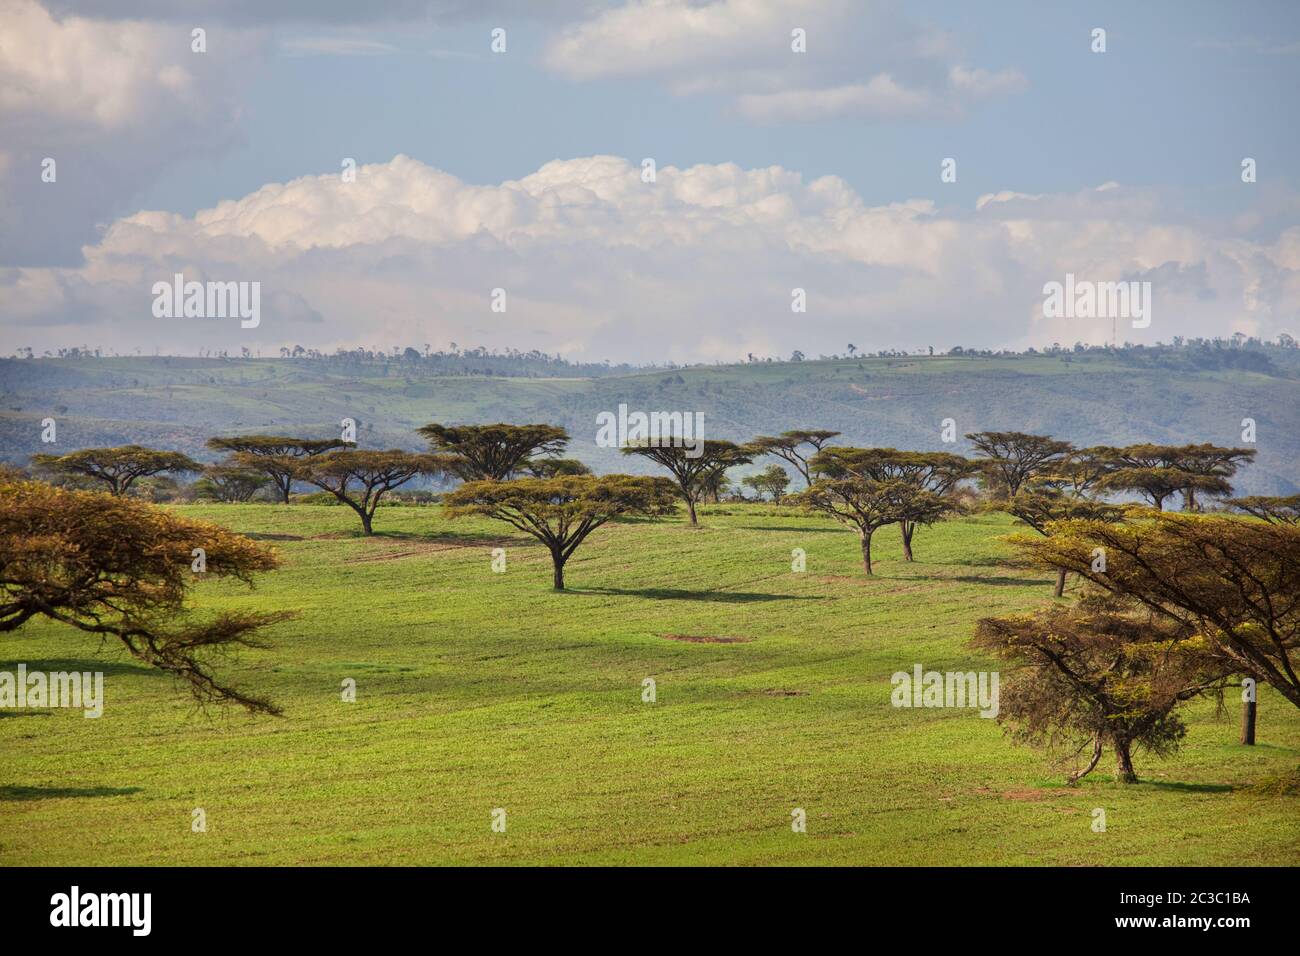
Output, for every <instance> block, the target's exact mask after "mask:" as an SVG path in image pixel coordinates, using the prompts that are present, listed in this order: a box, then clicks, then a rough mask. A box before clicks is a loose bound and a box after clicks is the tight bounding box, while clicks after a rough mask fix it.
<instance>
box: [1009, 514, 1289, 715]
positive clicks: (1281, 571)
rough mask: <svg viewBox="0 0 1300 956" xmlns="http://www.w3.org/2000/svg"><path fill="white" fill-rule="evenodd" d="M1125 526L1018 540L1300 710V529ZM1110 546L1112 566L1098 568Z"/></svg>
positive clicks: (1156, 521) (1075, 525) (1070, 524)
mask: <svg viewBox="0 0 1300 956" xmlns="http://www.w3.org/2000/svg"><path fill="white" fill-rule="evenodd" d="M1148 515H1149V517H1147V518H1146V519H1144V520H1141V521H1130V522H1128V523H1125V524H1110V523H1106V522H1102V521H1066V522H1061V523H1059V524H1057V525H1055V526H1054V528H1053V531H1054V533H1053V534H1052V535H1051V536H1050V537H1047V538H1030V537H1027V536H1017V537H1015V538H1013V539H1012V541H1013V542H1014V543H1015V544H1016V545H1017V546H1018V547H1019V548H1020V550H1021V551H1022V552H1023V554H1024V555H1025V557H1026V558H1027V559H1028V560H1029V561H1030V562H1031V563H1033V564H1036V565H1038V566H1039V567H1043V568H1052V569H1063V570H1066V571H1073V572H1075V573H1076V574H1079V575H1080V576H1082V577H1084V578H1086V579H1088V581H1090V582H1091V583H1093V584H1095V585H1096V586H1097V587H1099V588H1101V589H1102V590H1104V591H1107V592H1109V593H1111V594H1112V595H1116V596H1118V597H1120V598H1128V599H1132V600H1134V601H1136V602H1139V603H1141V604H1142V605H1143V606H1144V607H1146V608H1149V609H1150V610H1151V611H1152V612H1153V613H1154V614H1156V615H1157V616H1159V617H1163V618H1167V619H1168V620H1170V621H1171V622H1174V623H1176V624H1177V625H1179V626H1180V627H1182V628H1183V629H1184V630H1186V631H1188V632H1189V633H1195V634H1196V635H1198V639H1200V640H1202V641H1203V642H1205V643H1206V644H1207V645H1208V646H1209V647H1211V648H1212V649H1213V650H1214V651H1215V653H1217V654H1218V655H1220V656H1221V657H1222V659H1223V660H1224V661H1226V662H1227V664H1228V665H1229V666H1230V669H1231V670H1232V671H1234V672H1236V673H1240V674H1244V675H1246V676H1247V677H1251V678H1253V679H1254V680H1256V681H1257V682H1259V683H1263V684H1271V685H1272V686H1273V687H1274V688H1276V689H1277V691H1278V693H1280V694H1281V695H1282V696H1283V697H1285V698H1286V699H1287V700H1289V701H1290V702H1291V703H1293V704H1295V705H1296V706H1297V707H1300V677H1298V676H1297V674H1296V669H1295V665H1296V661H1295V657H1296V654H1297V648H1300V526H1296V525H1289V524H1268V523H1265V522H1255V521H1242V520H1240V519H1237V518H1230V517H1219V516H1217V515H1188V514H1179V513H1169V512H1148ZM1098 548H1100V549H1101V553H1102V554H1103V555H1104V556H1105V570H1101V569H1100V568H1098V567H1095V566H1094V553H1095V552H1096V550H1097V549H1098Z"/></svg>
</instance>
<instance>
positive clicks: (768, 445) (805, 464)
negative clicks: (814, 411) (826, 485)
mask: <svg viewBox="0 0 1300 956" xmlns="http://www.w3.org/2000/svg"><path fill="white" fill-rule="evenodd" d="M839 434H840V433H839V432H833V431H826V430H823V429H811V430H810V429H796V430H794V431H788V432H782V433H781V434H780V435H776V436H766V435H760V436H759V437H758V438H755V439H754V440H753V441H752V442H750V443H749V444H750V447H751V448H753V449H754V451H755V454H756V455H775V456H776V457H778V458H781V459H783V460H785V461H787V462H789V463H790V464H792V465H794V467H795V470H796V471H798V472H799V474H800V475H801V476H803V480H804V484H805V485H811V484H812V483H813V476H812V472H811V470H810V469H809V462H810V461H811V460H812V459H813V457H815V456H816V455H817V454H818V453H819V452H820V451H821V450H822V448H823V447H825V445H826V443H827V442H828V441H830V440H831V439H832V438H836V437H838V436H839ZM805 445H807V446H808V449H809V450H807V451H802V450H801V449H803V447H804V446H805Z"/></svg>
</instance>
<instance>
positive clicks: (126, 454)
mask: <svg viewBox="0 0 1300 956" xmlns="http://www.w3.org/2000/svg"><path fill="white" fill-rule="evenodd" d="M32 464H33V465H35V466H36V467H37V468H39V469H41V470H43V471H47V472H51V473H53V474H60V475H79V476H81V477H84V478H91V479H93V480H95V481H98V482H102V483H103V484H104V485H106V486H107V487H108V491H109V493H110V494H114V495H124V494H126V493H127V492H128V491H130V490H131V486H132V485H133V484H135V482H136V480H137V479H140V478H145V477H149V476H151V475H159V474H163V473H165V472H171V473H179V472H192V471H202V470H203V466H202V465H200V464H199V463H198V462H197V461H195V460H194V459H192V458H190V457H189V456H187V455H182V454H181V453H180V452H178V451H159V450H158V449H156V448H145V447H143V446H141V445H122V446H121V447H119V448H83V449H82V450H81V451H74V452H70V453H69V454H66V455H32Z"/></svg>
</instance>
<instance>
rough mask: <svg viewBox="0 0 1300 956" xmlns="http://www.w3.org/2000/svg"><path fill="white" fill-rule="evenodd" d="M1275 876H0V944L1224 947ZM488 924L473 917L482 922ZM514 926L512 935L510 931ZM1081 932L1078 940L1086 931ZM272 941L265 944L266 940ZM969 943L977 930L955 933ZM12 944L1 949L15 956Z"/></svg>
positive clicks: (460, 872)
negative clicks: (664, 933) (1083, 943)
mask: <svg viewBox="0 0 1300 956" xmlns="http://www.w3.org/2000/svg"><path fill="white" fill-rule="evenodd" d="M1294 875H1295V874H1294V872H1291V871H1288V870H1285V869H1260V868H1242V869H1227V868H1206V869H1198V868H1189V869H1120V868H1114V869H1082V868H1072V869H1048V868H1025V869H992V868H984V869H937V868H929V869H882V868H863V869H762V870H759V869H744V870H682V869H672V870H669V869H624V870H607V869H599V870H597V869H558V870H557V869H548V870H546V871H544V872H543V871H539V870H536V869H472V870H470V869H456V870H443V869H319V868H304V869H253V868H228V869H179V868H161V869H125V868H97V869H9V870H2V871H0V883H2V884H3V889H2V890H0V901H2V902H0V914H3V917H4V921H3V925H4V927H5V930H4V931H5V936H6V940H7V941H8V942H10V943H13V944H18V943H20V942H21V941H22V940H24V939H27V938H29V937H32V936H45V935H47V934H49V935H52V936H54V937H57V936H67V935H69V934H72V933H76V934H77V936H78V940H79V941H82V942H84V941H86V940H88V939H90V938H91V937H92V936H96V937H102V938H108V937H114V938H116V939H119V940H123V941H129V942H135V941H137V940H138V941H144V940H168V941H171V940H176V941H181V940H184V941H187V942H192V941H198V940H203V941H205V942H206V941H210V940H219V939H224V938H235V937H247V936H249V935H250V934H255V933H257V934H260V933H262V932H263V931H264V930H268V929H278V930H281V931H283V932H285V933H289V934H292V937H293V938H294V939H295V940H298V941H315V940H319V941H321V942H332V943H338V942H342V941H347V940H350V939H357V940H359V941H362V940H364V941H370V942H373V941H374V939H375V938H376V936H381V937H382V936H384V935H387V934H390V933H391V934H393V935H395V936H396V935H398V934H406V933H410V932H416V931H419V930H422V929H427V928H428V927H429V925H430V923H431V922H436V923H438V924H439V925H441V926H442V927H443V928H444V929H446V930H451V929H454V928H455V926H456V924H458V923H459V924H461V925H462V926H463V927H466V928H468V927H477V928H478V929H479V930H483V929H486V930H487V931H489V932H490V933H492V935H493V938H494V939H496V938H498V936H499V934H501V933H506V934H508V933H510V932H512V931H516V932H520V933H530V934H537V933H542V932H549V928H550V927H555V928H556V929H559V928H561V927H563V928H564V929H565V931H566V932H568V933H572V934H577V935H581V936H595V935H596V934H601V935H602V936H603V937H604V938H607V939H608V938H610V937H609V936H605V935H604V934H606V933H625V932H627V931H628V930H631V929H635V928H637V927H640V928H641V929H642V930H645V931H647V932H650V931H653V930H654V927H655V926H656V925H658V924H661V922H662V921H665V920H667V921H672V922H676V921H678V920H680V919H683V918H686V917H689V918H691V920H692V922H694V921H696V920H705V921H707V923H708V924H711V925H714V926H715V928H716V929H717V930H718V931H719V932H720V933H723V934H724V935H725V936H727V937H728V938H732V939H734V938H736V937H740V938H743V937H746V936H751V935H755V934H760V933H761V934H765V933H767V932H768V931H769V930H770V929H771V926H772V921H773V920H775V921H777V922H782V921H789V922H790V926H791V928H792V929H797V927H798V926H800V925H804V926H805V928H806V922H805V921H807V920H810V919H811V920H817V921H819V922H822V923H828V924H840V925H844V924H846V923H848V922H852V924H853V926H854V927H855V929H854V932H855V933H859V934H861V933H874V932H875V931H876V924H878V926H879V929H880V930H881V931H885V932H888V931H889V930H890V929H891V928H894V929H898V928H905V929H907V931H908V932H909V934H910V933H914V932H917V931H921V932H922V933H924V932H925V931H926V930H925V929H924V928H927V927H928V928H929V929H932V930H933V931H935V932H936V933H940V934H942V935H943V936H944V937H945V938H946V937H947V936H948V934H949V933H950V932H956V931H957V930H958V929H960V928H962V927H964V928H965V929H963V930H962V931H963V932H965V931H966V930H969V931H971V932H980V931H987V932H992V933H997V934H999V936H1000V937H1001V938H1012V939H1018V938H1026V939H1030V938H1033V937H1034V934H1036V933H1038V932H1039V931H1045V932H1051V933H1052V934H1053V935H1052V936H1051V937H1042V936H1040V937H1038V938H1039V939H1045V938H1052V939H1061V938H1062V933H1065V934H1066V936H1067V937H1074V936H1075V934H1079V935H1078V936H1077V938H1079V939H1084V938H1088V937H1090V936H1092V935H1093V934H1095V933H1097V932H1099V931H1104V932H1106V933H1107V934H1109V933H1115V934H1117V935H1134V936H1139V937H1143V936H1146V937H1150V936H1155V937H1161V936H1164V937H1170V936H1173V937H1180V938H1185V937H1186V936H1187V935H1188V934H1200V935H1201V936H1203V937H1205V938H1207V939H1209V940H1213V941H1215V942H1220V941H1221V942H1224V943H1230V941H1231V940H1232V939H1233V938H1234V937H1235V936H1236V934H1239V933H1242V932H1250V931H1253V930H1258V929H1266V930H1267V929H1271V930H1272V931H1273V932H1274V933H1277V932H1279V931H1280V930H1281V929H1282V928H1283V927H1285V926H1289V925H1294V907H1290V908H1287V905H1286V903H1285V902H1284V894H1285V887H1286V886H1288V885H1290V884H1291V883H1292V881H1293V879H1294ZM485 919H486V922H484V921H485ZM512 928H513V929H512ZM1084 934H1086V935H1084ZM276 935H278V933H277V934H276ZM971 938H972V939H974V938H975V937H971ZM15 951H17V950H15Z"/></svg>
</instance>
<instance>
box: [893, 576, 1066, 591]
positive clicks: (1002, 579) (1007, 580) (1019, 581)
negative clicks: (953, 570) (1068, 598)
mask: <svg viewBox="0 0 1300 956" xmlns="http://www.w3.org/2000/svg"><path fill="white" fill-rule="evenodd" d="M908 580H913V581H960V582H961V583H962V584H997V585H1000V586H1002V587H1012V586H1014V587H1022V588H1023V587H1030V586H1033V585H1043V586H1047V585H1050V584H1053V583H1054V582H1053V581H1052V579H1051V578H1013V577H1011V576H1010V575H1005V574H990V575H981V574H953V575H943V574H918V575H915V576H914V577H913V576H909V578H908Z"/></svg>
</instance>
